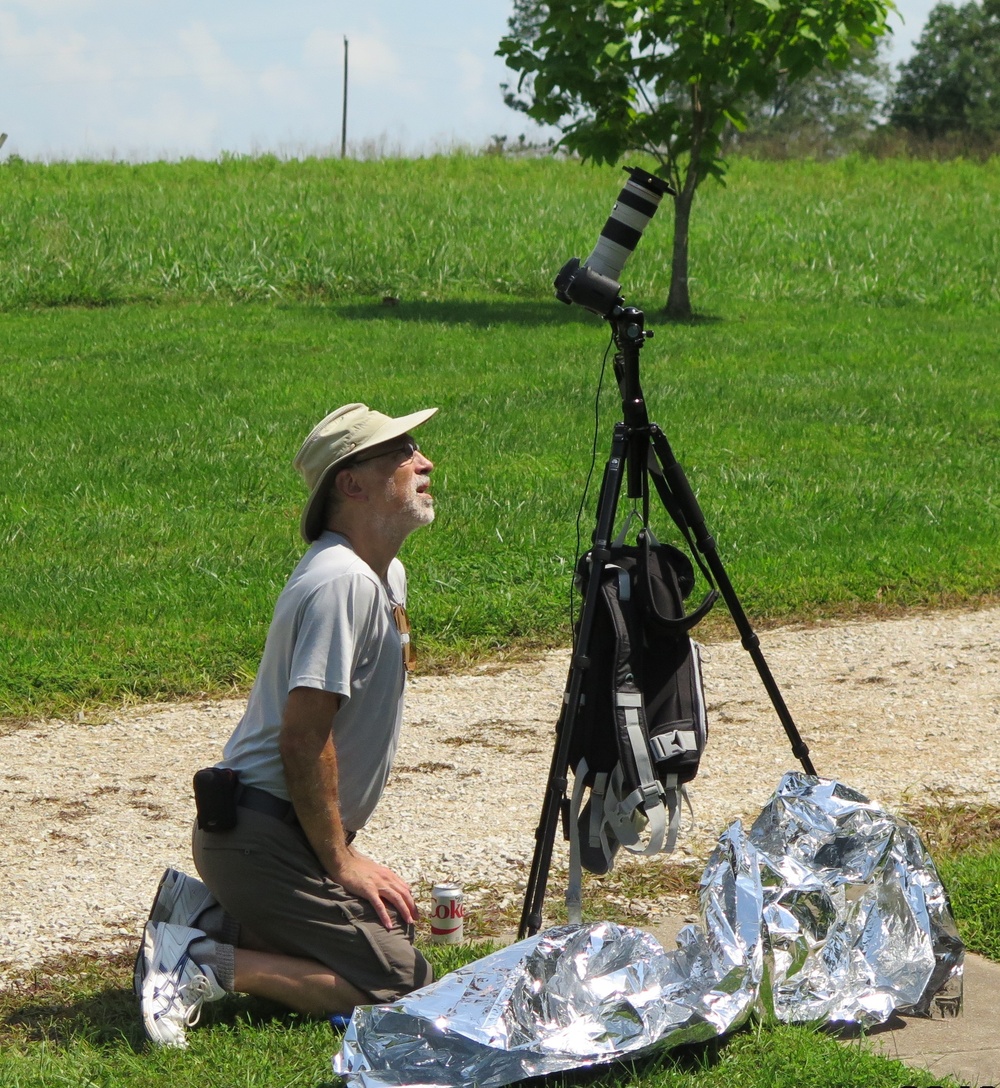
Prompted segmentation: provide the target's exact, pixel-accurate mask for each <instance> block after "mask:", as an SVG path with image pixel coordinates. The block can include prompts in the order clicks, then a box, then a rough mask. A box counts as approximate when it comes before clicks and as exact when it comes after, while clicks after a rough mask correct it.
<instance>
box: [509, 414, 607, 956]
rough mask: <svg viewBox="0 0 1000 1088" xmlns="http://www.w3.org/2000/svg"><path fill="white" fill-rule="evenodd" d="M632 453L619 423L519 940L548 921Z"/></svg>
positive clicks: (525, 897)
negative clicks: (546, 907)
mask: <svg viewBox="0 0 1000 1088" xmlns="http://www.w3.org/2000/svg"><path fill="white" fill-rule="evenodd" d="M627 456H628V430H627V428H626V426H625V424H624V423H618V424H616V426H615V431H614V437H613V439H612V443H611V456H610V458H609V459H608V463H607V465H606V466H605V469H604V478H603V481H602V483H601V494H600V498H599V499H598V511H597V528H596V530H595V532H594V543H593V547H592V548H591V550H590V555H591V562H592V565H593V566H592V569H591V572H590V576H589V579H588V582H587V595H586V597H585V598H584V603H583V610H582V612H581V613H580V620H579V623H578V624H577V627H576V631H575V632H574V638H573V654H572V657H571V658H570V667H569V676H568V678H567V681H566V691H565V694H564V695H563V707H562V712H561V713H560V715H559V721H558V723H557V725H556V746H555V751H554V752H553V754H552V764H551V767H550V769H549V780H548V785H547V787H546V791H545V801H544V803H543V805H542V815H541V819H540V821H539V824H538V828H537V830H536V831H535V854H534V857H533V858H532V862H531V871H530V874H529V876H528V885H527V888H526V890H525V894H524V905H523V907H522V910H521V924H520V927H519V928H518V939H519V940H523V939H524V938H525V937H528V936H531V935H532V934H534V933H537V932H538V931H539V929H541V926H542V903H543V901H544V899H545V889H546V886H547V883H548V875H549V867H550V865H551V863H552V847H553V844H554V841H555V834H556V827H557V825H558V821H559V812H560V809H561V808H562V806H563V804H564V802H565V799H566V786H567V777H566V775H567V772H568V769H569V751H570V745H571V742H572V739H573V729H574V728H575V726H576V720H577V714H578V712H579V709H580V696H581V692H582V688H583V679H584V674H585V673H586V670H587V669H588V668H589V667H590V658H589V650H590V641H591V635H592V632H593V628H594V617H595V615H596V613H597V608H598V601H599V595H600V588H601V574H602V573H603V571H604V566H605V564H606V563H607V561H608V558H609V557H610V551H609V547H608V545H609V543H610V541H611V539H612V533H613V532H614V525H615V511H616V509H617V506H618V496H619V495H620V493H621V485H622V477H623V474H624V471H625V466H626V463H627Z"/></svg>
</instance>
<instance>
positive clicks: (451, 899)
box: [431, 884, 465, 944]
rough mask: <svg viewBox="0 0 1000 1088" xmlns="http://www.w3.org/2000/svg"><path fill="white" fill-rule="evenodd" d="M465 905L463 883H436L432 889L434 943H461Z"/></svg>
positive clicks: (432, 932)
mask: <svg viewBox="0 0 1000 1088" xmlns="http://www.w3.org/2000/svg"><path fill="white" fill-rule="evenodd" d="M464 919H465V907H464V906H463V905H462V885H461V884H435V885H434V887H433V888H432V889H431V940H432V941H433V942H434V944H461V943H462V940H463V939H464V931H463V930H464V925H463V923H464Z"/></svg>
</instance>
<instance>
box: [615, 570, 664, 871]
mask: <svg viewBox="0 0 1000 1088" xmlns="http://www.w3.org/2000/svg"><path fill="white" fill-rule="evenodd" d="M606 569H607V568H606ZM617 570H618V577H617V578H613V579H612V578H609V579H608V580H606V581H604V583H603V584H602V586H601V590H602V594H603V597H604V601H605V604H606V606H607V608H608V612H609V614H610V617H611V622H612V626H613V627H614V631H615V669H614V674H613V675H614V690H613V692H612V708H613V711H614V716H615V731H616V734H617V737H618V751H619V754H620V757H621V758H620V760H619V763H618V765H617V766H616V768H615V770H614V772H613V773H612V775H611V781H610V782H609V784H608V787H607V798H606V800H605V804H604V812H605V818H606V820H607V822H608V825H609V826H610V828H611V831H612V832H613V834H614V836H615V838H616V839H617V840H618V841H619V842H620V843H621V844H622V845H623V846H625V847H627V848H628V849H629V850H631V851H632V852H633V853H636V852H639V853H647V852H648V853H651V854H656V853H658V852H659V851H660V850H661V849H662V848H663V842H664V836H665V835H666V832H667V821H666V813H665V809H664V802H665V796H664V791H663V787H662V786H661V785H660V781H659V779H658V778H657V776H656V766H655V761H654V757H653V754H652V752H651V751H650V747H649V729H648V723H647V719H646V710H645V704H644V700H643V694H642V691H641V690H640V688H639V686H638V684H637V683H636V681H635V677H634V676H633V675H632V671H631V665H630V658H631V653H632V637H631V633H630V632H629V629H628V623H627V622H626V620H625V616H624V613H623V612H622V609H621V607H620V603H619V602H620V601H622V600H628V597H629V594H630V593H631V580H630V578H629V574H628V571H626V570H623V569H621V568H617ZM624 761H628V764H629V769H630V770H632V769H634V772H635V773H634V781H635V782H636V783H637V785H636V786H635V787H634V788H633V789H632V791H631V792H630V793H629V794H628V795H627V796H625V797H623V796H622V793H623V786H624V779H625V776H624V771H623V767H622V763H623V762H624ZM630 777H632V776H631V775H630ZM637 810H641V813H644V814H645V821H646V823H647V825H648V826H647V827H646V830H647V831H648V832H649V835H650V841H649V847H647V848H645V849H644V848H642V847H641V846H640V847H639V848H638V849H637V848H636V844H637V843H638V842H639V831H640V830H641V827H638V828H637V826H636V820H635V816H636V815H640V813H638V812H637Z"/></svg>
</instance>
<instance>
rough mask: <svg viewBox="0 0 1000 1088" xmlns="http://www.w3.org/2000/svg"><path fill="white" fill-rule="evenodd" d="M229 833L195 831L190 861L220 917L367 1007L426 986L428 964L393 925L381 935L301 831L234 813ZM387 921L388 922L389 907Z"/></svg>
mask: <svg viewBox="0 0 1000 1088" xmlns="http://www.w3.org/2000/svg"><path fill="white" fill-rule="evenodd" d="M238 811H239V822H238V824H237V825H236V827H235V828H233V830H232V831H222V832H208V831H201V830H199V829H198V828H197V826H196V827H195V831H194V837H193V841H192V850H193V853H194V862H195V865H196V866H197V868H198V873H199V874H200V876H201V879H202V880H203V881H204V882H205V883H206V884H207V885H208V887H209V890H210V891H211V892H212V894H213V895H214V896H215V897H216V899H218V900H219V902H220V903H221V904H222V906H223V908H224V909H225V910H226V912H227V913H228V914H231V915H232V916H233V917H234V918H235V919H236V920H237V921H238V922H239V923H240V924H241V925H245V926H246V927H247V928H248V929H249V930H251V931H252V932H253V933H254V934H255V935H256V936H257V937H258V938H260V939H261V940H263V941H266V942H267V943H268V944H269V945H272V946H273V948H274V950H275V951H277V952H283V953H285V954H286V955H289V956H298V957H300V958H302V959H310V960H317V961H318V962H319V963H322V964H323V965H324V966H326V967H328V968H329V969H330V970H331V971H334V972H335V973H337V974H339V975H341V976H342V977H343V978H345V979H346V980H347V981H348V982H350V983H351V985H352V986H355V987H357V989H359V990H362V991H363V992H364V993H366V994H369V995H370V996H371V999H372V1001H373V1003H379V1002H385V1001H394V1000H395V999H396V998H398V997H401V996H402V995H403V994H405V993H409V992H410V991H411V990H415V989H419V987H421V986H425V985H426V984H427V983H429V982H430V981H431V978H432V972H431V968H430V965H429V964H428V963H427V961H426V960H425V959H424V957H423V956H422V955H421V954H420V953H419V952H418V951H417V950H416V949H415V948H414V947H413V940H412V935H411V934H409V933H408V932H407V929H406V928H405V927H403V926H401V925H400V924H399V923H398V920H397V924H396V925H394V926H393V928H392V929H391V930H386V928H385V927H384V926H383V925H382V923H381V922H380V921H379V920H378V917H377V916H376V914H375V911H374V909H373V907H372V905H371V904H370V903H368V902H367V901H366V900H358V899H355V898H354V897H353V896H351V895H349V894H348V893H347V892H346V891H344V889H343V888H342V887H341V886H340V885H339V884H336V883H334V882H333V881H332V880H331V879H330V878H329V877H328V876H327V875H326V874H325V873H324V872H323V870H322V868H321V867H320V864H319V860H318V858H317V857H316V855H315V853H313V850H312V847H311V846H310V845H309V842H308V840H307V839H306V837H305V834H304V833H303V831H302V829H301V828H299V827H298V826H290V825H289V824H286V823H283V822H282V821H281V820H278V819H276V818H275V817H273V816H267V815H264V814H263V813H260V812H254V811H251V810H250V809H246V808H240V809H239V810H238ZM389 913H390V916H391V917H393V919H394V920H395V919H396V914H395V911H394V910H393V908H392V907H389Z"/></svg>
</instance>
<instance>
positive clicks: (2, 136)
mask: <svg viewBox="0 0 1000 1088" xmlns="http://www.w3.org/2000/svg"><path fill="white" fill-rule="evenodd" d="M6 142H7V133H6V132H0V147H3V145H4V144H5V143H6Z"/></svg>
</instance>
